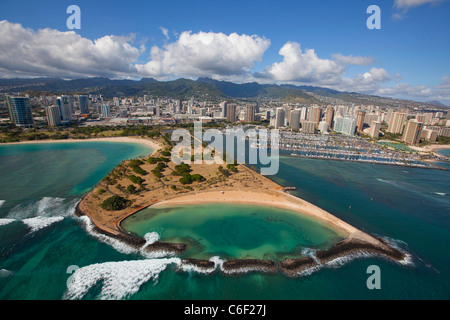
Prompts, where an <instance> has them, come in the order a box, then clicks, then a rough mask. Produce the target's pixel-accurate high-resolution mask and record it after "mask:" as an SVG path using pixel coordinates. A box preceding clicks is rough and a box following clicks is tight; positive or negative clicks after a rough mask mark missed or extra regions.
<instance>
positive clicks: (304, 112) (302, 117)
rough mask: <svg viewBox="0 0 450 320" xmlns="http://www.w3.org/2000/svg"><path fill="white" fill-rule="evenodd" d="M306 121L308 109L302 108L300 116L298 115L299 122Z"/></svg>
mask: <svg viewBox="0 0 450 320" xmlns="http://www.w3.org/2000/svg"><path fill="white" fill-rule="evenodd" d="M306 119H308V108H307V107H302V114H301V115H300V120H306Z"/></svg>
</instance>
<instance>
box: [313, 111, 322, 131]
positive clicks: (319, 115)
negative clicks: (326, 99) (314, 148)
mask: <svg viewBox="0 0 450 320" xmlns="http://www.w3.org/2000/svg"><path fill="white" fill-rule="evenodd" d="M320 120H322V109H321V108H320V107H314V108H313V111H312V122H314V123H315V124H316V129H319V123H320Z"/></svg>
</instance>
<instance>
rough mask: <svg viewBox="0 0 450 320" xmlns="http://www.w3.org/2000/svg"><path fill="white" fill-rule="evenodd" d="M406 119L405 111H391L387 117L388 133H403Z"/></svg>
mask: <svg viewBox="0 0 450 320" xmlns="http://www.w3.org/2000/svg"><path fill="white" fill-rule="evenodd" d="M406 120H408V114H407V113H405V112H393V113H392V115H391V118H390V119H389V126H388V130H387V131H388V132H390V133H403V128H404V126H405V123H406Z"/></svg>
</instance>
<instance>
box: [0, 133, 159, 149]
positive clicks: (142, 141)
mask: <svg viewBox="0 0 450 320" xmlns="http://www.w3.org/2000/svg"><path fill="white" fill-rule="evenodd" d="M76 142H118V143H138V144H140V145H144V146H146V147H150V148H152V149H153V151H152V153H155V152H156V151H158V150H159V149H161V148H162V146H161V145H160V144H159V143H157V142H155V141H153V140H149V139H145V138H138V137H104V138H91V139H61V140H55V139H51V140H32V141H20V142H5V143H0V146H2V145H22V144H45V143H76Z"/></svg>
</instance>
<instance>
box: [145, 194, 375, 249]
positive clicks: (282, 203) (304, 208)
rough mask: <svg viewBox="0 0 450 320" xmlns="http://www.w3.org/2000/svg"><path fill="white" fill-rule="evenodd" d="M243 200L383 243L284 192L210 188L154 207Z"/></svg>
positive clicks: (243, 201)
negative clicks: (305, 217)
mask: <svg viewBox="0 0 450 320" xmlns="http://www.w3.org/2000/svg"><path fill="white" fill-rule="evenodd" d="M218 202H222V203H241V204H256V205H263V206H272V207H277V208H283V209H287V210H291V211H295V212H298V213H300V214H303V215H307V216H310V217H313V218H315V219H318V220H319V221H322V222H324V223H325V224H326V225H328V226H329V227H330V228H331V229H333V230H336V231H340V233H341V234H342V235H343V236H344V237H351V238H353V239H359V240H362V241H365V242H368V243H372V244H374V245H380V241H379V240H377V239H375V238H374V237H372V236H370V235H368V234H366V233H364V232H362V231H360V230H359V229H357V228H355V227H353V226H352V225H350V224H348V223H346V222H344V221H342V220H341V219H339V218H337V217H335V216H333V215H332V214H330V213H328V212H327V211H325V210H323V209H321V208H319V207H317V206H315V205H313V204H312V203H309V202H307V201H304V200H302V199H300V198H297V197H295V196H293V195H290V194H288V193H285V192H283V191H275V190H274V191H273V192H270V193H268V192H248V191H210V192H202V193H196V194H189V195H184V196H183V195H182V196H179V197H176V198H172V199H168V200H164V201H161V202H158V203H156V204H154V205H152V206H151V207H161V206H175V205H189V204H205V203H218Z"/></svg>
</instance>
